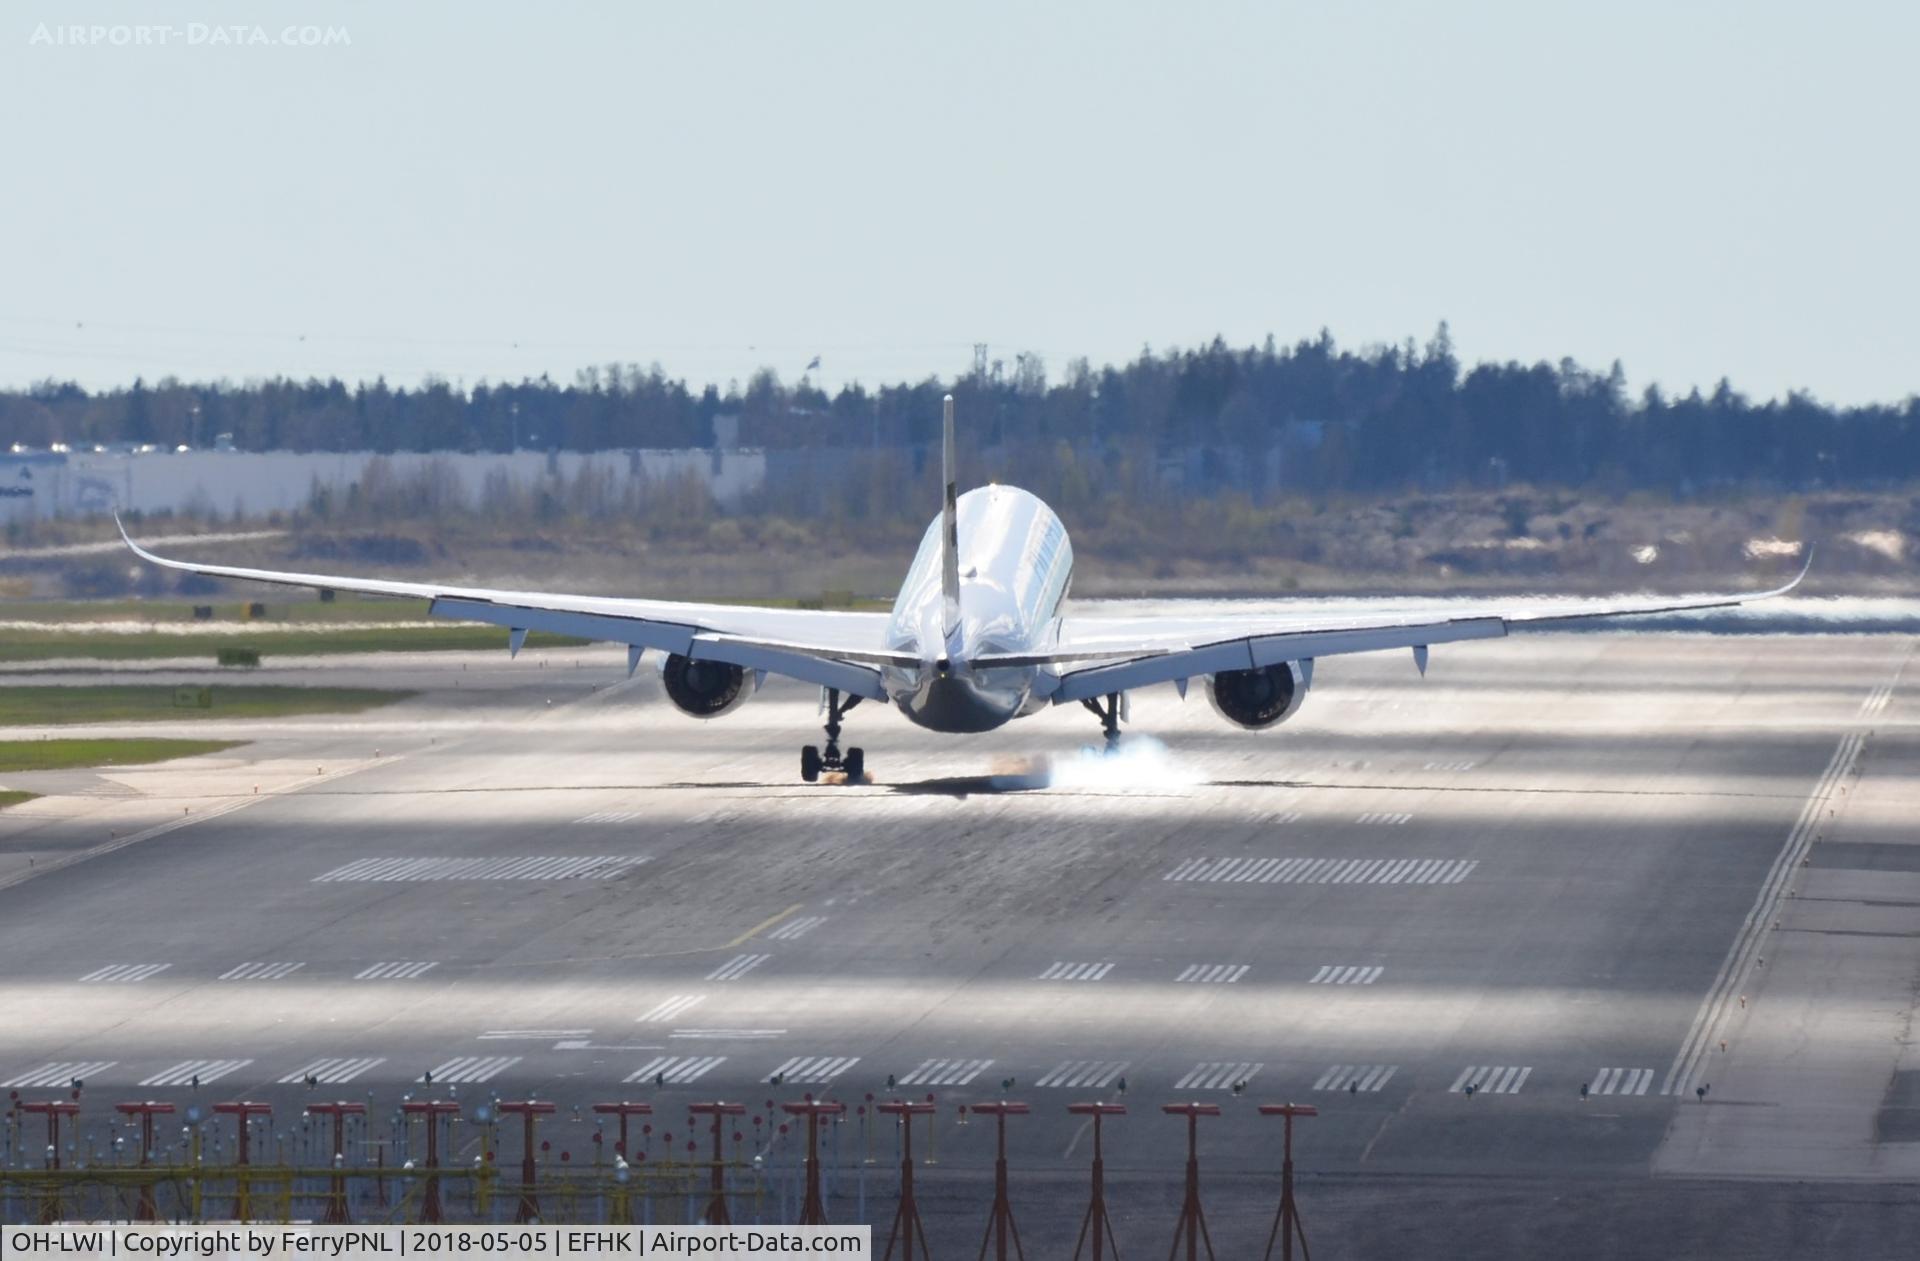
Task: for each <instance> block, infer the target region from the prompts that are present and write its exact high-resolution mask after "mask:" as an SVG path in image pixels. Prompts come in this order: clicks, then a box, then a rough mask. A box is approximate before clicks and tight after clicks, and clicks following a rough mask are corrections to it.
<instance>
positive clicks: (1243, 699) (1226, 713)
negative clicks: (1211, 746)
mask: <svg viewBox="0 0 1920 1261" xmlns="http://www.w3.org/2000/svg"><path fill="white" fill-rule="evenodd" d="M1207 699H1208V700H1210V701H1212V702H1213V708H1214V711H1215V712H1216V713H1218V714H1219V715H1220V716H1221V717H1222V718H1224V719H1226V720H1227V721H1228V722H1230V723H1232V724H1234V725H1235V726H1236V727H1246V728H1248V729H1250V730H1254V731H1258V730H1260V729H1261V728H1263V727H1271V726H1274V725H1275V724H1277V723H1282V722H1285V721H1286V720H1287V719H1289V718H1291V717H1293V715H1294V713H1295V712H1296V711H1297V710H1298V709H1299V708H1300V705H1301V702H1303V701H1305V700H1306V699H1307V675H1306V672H1305V671H1303V670H1302V669H1301V668H1300V663H1299V662H1297V661H1282V662H1281V663H1280V664H1279V665H1273V666H1265V667H1262V668H1261V669H1258V670H1223V671H1221V672H1220V673H1219V674H1216V675H1214V676H1213V677H1212V678H1210V679H1208V680H1207Z"/></svg>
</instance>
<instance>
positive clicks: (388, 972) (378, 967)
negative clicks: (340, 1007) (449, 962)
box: [353, 960, 440, 981]
mask: <svg viewBox="0 0 1920 1261" xmlns="http://www.w3.org/2000/svg"><path fill="white" fill-rule="evenodd" d="M439 966H440V965H439V963H438V962H429V961H426V960H413V961H406V960H397V961H395V962H391V963H376V964H373V965H372V966H370V967H365V968H362V969H360V970H359V971H358V972H356V973H354V974H353V979H354V980H356V981H415V980H418V979H419V978H421V977H423V976H425V975H426V974H427V973H429V972H431V971H433V969H435V968H437V967H439Z"/></svg>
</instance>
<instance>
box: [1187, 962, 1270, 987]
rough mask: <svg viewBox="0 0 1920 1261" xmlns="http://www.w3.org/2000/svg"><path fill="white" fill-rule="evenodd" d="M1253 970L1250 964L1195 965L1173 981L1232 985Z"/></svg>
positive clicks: (1189, 966)
mask: <svg viewBox="0 0 1920 1261" xmlns="http://www.w3.org/2000/svg"><path fill="white" fill-rule="evenodd" d="M1252 968H1253V965H1252V964H1248V963H1195V964H1190V965H1188V967H1187V968H1186V969H1185V970H1183V971H1182V972H1181V973H1180V975H1179V976H1176V977H1174V978H1173V979H1174V980H1175V981H1176V982H1180V981H1185V982H1188V983H1190V984H1193V985H1232V984H1233V983H1234V982H1236V981H1238V980H1239V979H1240V978H1241V977H1243V976H1245V975H1246V974H1247V973H1248V972H1249V971H1251V970H1252Z"/></svg>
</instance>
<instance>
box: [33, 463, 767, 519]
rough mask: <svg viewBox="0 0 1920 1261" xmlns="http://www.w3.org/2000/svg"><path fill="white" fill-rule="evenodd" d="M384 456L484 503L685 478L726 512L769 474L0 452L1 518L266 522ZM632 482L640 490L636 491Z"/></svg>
mask: <svg viewBox="0 0 1920 1261" xmlns="http://www.w3.org/2000/svg"><path fill="white" fill-rule="evenodd" d="M375 460H384V461H386V464H387V466H388V469H389V471H390V472H391V473H392V474H393V476H394V477H395V478H397V479H399V480H402V481H405V480H407V479H409V478H412V477H415V476H417V475H419V474H421V473H423V472H425V471H427V470H428V469H429V468H431V469H433V470H434V472H435V475H436V477H437V478H438V480H439V481H440V482H441V484H443V485H448V486H452V487H454V488H456V493H459V494H462V495H464V496H465V497H466V501H467V503H468V505H469V506H478V504H479V500H480V496H481V494H482V492H483V490H485V489H486V488H487V487H488V486H489V484H490V483H491V484H492V485H494V486H496V487H497V486H499V485H501V484H503V483H502V479H505V481H504V484H506V485H509V486H514V487H517V488H519V489H531V488H533V487H536V486H539V485H542V484H551V483H552V482H553V481H555V480H558V481H559V482H560V483H561V484H563V485H564V484H568V483H573V482H577V481H578V480H579V478H580V476H581V474H582V473H583V472H588V471H593V472H598V473H601V474H602V475H604V476H606V477H607V478H609V479H610V482H611V486H610V489H611V491H612V492H613V493H614V494H615V495H619V496H622V497H624V496H625V495H626V493H627V492H628V491H629V490H633V491H635V492H636V496H635V497H636V498H639V497H644V495H645V493H646V487H647V486H648V485H650V484H651V485H658V484H659V483H662V482H666V481H678V480H681V479H684V478H688V477H693V478H698V479H699V480H701V481H702V482H704V483H706V485H707V488H708V490H709V491H710V492H711V493H712V495H713V497H714V500H715V501H716V502H717V503H719V504H720V505H721V506H722V507H726V508H732V507H736V506H738V504H739V503H740V501H741V500H742V499H744V498H745V497H746V496H747V495H748V494H750V493H752V492H753V491H754V490H756V489H758V488H759V487H760V485H761V484H762V483H763V482H765V480H766V476H767V457H766V453H765V452H764V451H759V450H742V449H735V450H722V449H719V448H714V449H706V448H687V449H681V450H627V451H598V452H592V453H586V452H578V451H555V452H540V451H515V452H512V453H501V452H462V451H429V452H407V451H401V452H394V453H392V454H387V455H381V454H378V453H375V452H372V451H352V452H296V451H259V452H253V451H180V452H169V451H155V452H143V453H122V452H79V451H76V452H71V453H65V452H25V453H22V452H12V453H9V452H5V451H0V521H17V520H23V519H26V518H31V517H75V516H94V515H98V514H103V513H107V512H112V511H115V510H119V511H139V512H169V511H172V512H183V511H189V510H197V511H213V512H218V513H220V514H221V515H223V516H224V515H228V514H232V513H238V514H240V515H242V516H259V515H262V514H265V513H269V512H287V511H291V510H294V509H298V508H304V507H306V506H307V504H308V503H309V502H310V500H311V499H312V497H313V493H314V491H315V489H316V488H317V489H320V490H324V491H327V492H330V493H331V494H332V495H333V496H334V499H335V502H340V501H341V500H342V498H343V497H344V496H345V495H346V493H347V491H348V489H349V488H350V487H352V486H353V485H354V484H355V483H357V482H359V481H360V480H361V479H362V478H363V477H364V476H365V473H366V470H367V466H368V465H369V464H371V463H372V462H373V461H375ZM635 483H639V485H638V486H636V485H635Z"/></svg>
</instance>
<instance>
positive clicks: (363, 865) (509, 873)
mask: <svg viewBox="0 0 1920 1261" xmlns="http://www.w3.org/2000/svg"><path fill="white" fill-rule="evenodd" d="M646 861H647V860H646V859H645V858H642V857H638V856H631V855H629V856H621V855H618V854H586V855H581V856H576V857H566V858H561V857H553V856H551V855H547V856H536V857H532V858H362V859H361V860H360V861H358V862H352V863H348V864H347V865H346V866H344V867H335V868H334V869H333V870H332V871H329V872H324V873H322V874H321V875H318V876H315V877H314V878H313V880H314V883H315V884H321V883H325V882H329V881H336V882H337V881H393V880H415V881H417V880H601V879H606V878H608V877H611V876H617V875H620V874H621V873H622V872H625V871H627V870H629V869H630V868H633V867H638V866H639V865H640V864H641V863H644V862H646Z"/></svg>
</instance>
